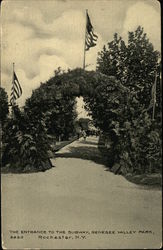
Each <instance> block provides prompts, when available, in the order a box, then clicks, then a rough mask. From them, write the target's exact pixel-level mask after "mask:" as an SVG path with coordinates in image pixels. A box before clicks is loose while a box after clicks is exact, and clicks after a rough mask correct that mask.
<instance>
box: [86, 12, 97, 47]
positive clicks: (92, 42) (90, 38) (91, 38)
mask: <svg viewBox="0 0 163 250" xmlns="http://www.w3.org/2000/svg"><path fill="white" fill-rule="evenodd" d="M86 19H87V20H86V36H85V50H86V51H87V50H89V49H90V48H91V47H94V46H96V42H97V38H98V36H97V35H96V34H94V29H93V26H92V24H91V20H90V17H89V15H88V13H87V16H86Z"/></svg>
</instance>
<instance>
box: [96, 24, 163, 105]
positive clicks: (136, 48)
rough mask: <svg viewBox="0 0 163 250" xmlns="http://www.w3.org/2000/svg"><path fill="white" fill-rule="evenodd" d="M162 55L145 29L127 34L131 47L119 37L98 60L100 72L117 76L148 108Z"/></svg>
mask: <svg viewBox="0 0 163 250" xmlns="http://www.w3.org/2000/svg"><path fill="white" fill-rule="evenodd" d="M159 55H160V53H159V52H158V51H156V50H154V47H153V45H152V43H150V42H149V39H148V38H147V34H146V33H144V30H143V28H142V27H140V26H139V27H138V28H137V29H136V30H135V31H134V32H128V44H127V45H126V44H125V42H124V41H123V40H122V38H121V37H118V34H117V33H116V34H115V35H114V39H113V41H111V42H109V43H108V48H106V46H104V48H103V50H102V51H101V52H99V54H98V59H97V71H99V72H101V73H104V74H106V75H109V76H111V75H113V76H115V77H116V78H117V79H118V80H119V81H120V82H121V83H122V84H123V85H125V86H126V87H128V88H129V89H130V90H132V91H135V92H136V93H137V98H138V99H139V101H140V103H141V104H142V105H144V106H145V107H146V108H147V107H148V106H149V104H150V100H151V88H152V84H153V83H154V78H155V70H156V69H157V67H158V65H157V61H158V58H159Z"/></svg>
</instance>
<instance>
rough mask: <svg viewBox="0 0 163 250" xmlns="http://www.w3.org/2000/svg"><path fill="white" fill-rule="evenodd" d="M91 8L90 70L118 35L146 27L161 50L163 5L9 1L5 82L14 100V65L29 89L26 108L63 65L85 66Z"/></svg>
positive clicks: (127, 0) (120, 0)
mask: <svg viewBox="0 0 163 250" xmlns="http://www.w3.org/2000/svg"><path fill="white" fill-rule="evenodd" d="M85 9H88V12H89V16H90V19H91V22H92V24H93V27H94V31H95V33H96V34H97V35H98V37H99V38H98V44H97V46H96V47H94V48H91V49H90V50H89V52H87V53H86V64H90V66H89V67H88V70H91V69H95V67H96V58H97V52H98V51H100V50H101V49H102V47H103V45H104V44H106V43H107V42H109V41H111V40H112V39H113V34H114V33H115V32H117V33H118V34H119V35H121V36H122V37H123V38H124V39H126V37H127V31H134V30H135V29H136V28H137V26H138V25H141V26H143V27H144V30H145V32H146V33H147V35H148V37H149V39H150V41H151V42H152V43H153V45H154V48H155V49H158V50H160V44H161V42H160V6H159V2H157V0H139V1H136V0H67V1H66V0H58V1H57V0H51V1H50V0H42V1H41V0H28V1H26V0H4V1H3V2H2V10H1V11H2V15H1V19H2V46H1V52H2V57H1V59H2V62H1V82H2V87H4V88H5V89H6V91H7V93H8V95H10V89H11V80H12V63H13V62H15V71H16V74H17V76H18V79H19V82H20V84H21V86H22V89H23V94H22V96H21V97H20V98H19V99H18V101H17V102H18V104H19V105H20V106H21V105H23V104H24V101H25V99H26V98H27V97H29V96H30V95H31V92H32V89H35V88H36V87H38V86H39V85H40V82H44V81H46V80H48V79H49V78H50V77H51V76H53V74H54V70H55V69H57V68H58V67H59V66H60V67H61V68H62V69H65V70H66V69H67V68H71V69H73V68H76V67H82V63H83V48H84V28H85Z"/></svg>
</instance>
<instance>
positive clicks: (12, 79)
mask: <svg viewBox="0 0 163 250" xmlns="http://www.w3.org/2000/svg"><path fill="white" fill-rule="evenodd" d="M14 68H15V63H14V62H13V73H12V87H13V91H14V70H15V69H14ZM14 105H15V99H14V94H13V106H14Z"/></svg>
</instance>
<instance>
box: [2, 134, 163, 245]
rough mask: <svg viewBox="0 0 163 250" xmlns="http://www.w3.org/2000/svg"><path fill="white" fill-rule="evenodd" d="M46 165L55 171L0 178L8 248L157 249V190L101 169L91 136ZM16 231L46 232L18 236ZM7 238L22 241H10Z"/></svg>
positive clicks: (158, 202)
mask: <svg viewBox="0 0 163 250" xmlns="http://www.w3.org/2000/svg"><path fill="white" fill-rule="evenodd" d="M52 162H53V164H54V165H55V166H56V167H54V168H52V169H50V170H48V171H46V172H44V173H33V174H19V175H18V174H6V175H2V189H3V193H2V213H3V224H2V225H3V230H4V231H6V234H5V235H4V242H6V243H5V244H4V245H5V246H6V247H7V248H8V249H12V248H14V249H22V248H24V247H26V248H32V249H34V248H41V249H59V248H62V249H83V248H86V249H91V248H92V249H104V248H106V249H113V248H116V249H120V248H123V249H127V248H129V249H131V248H134V249H135V248H140V249H142V248H148V249H149V248H159V247H160V244H161V191H159V190H148V189H146V188H144V187H140V186H137V185H135V184H132V183H130V182H128V181H127V180H126V179H124V178H123V177H122V176H117V175H114V174H112V173H110V172H108V171H105V166H104V165H102V164H101V155H100V152H99V151H98V149H97V139H96V138H95V137H91V138H89V139H88V140H87V141H86V142H84V141H83V140H82V139H80V140H79V141H75V142H73V143H72V144H70V145H68V146H66V147H65V148H63V149H61V150H60V151H59V152H58V153H57V158H56V159H53V160H52ZM9 230H19V234H17V233H10V231H9ZM21 230H44V231H45V230H46V234H45V233H42V234H41V232H40V233H29V232H28V233H27V232H26V233H24V234H20V231H21ZM59 230H60V231H63V230H65V231H66V232H65V233H64V232H62V233H61V232H56V231H59ZM48 231H51V232H48ZM52 231H54V233H53V232H52ZM68 231H69V232H68ZM72 231H87V232H85V233H80V234H75V233H72ZM92 231H94V232H92ZM95 231H99V232H98V233H96V232H95ZM102 231H104V232H103V233H102ZM120 231H121V232H120ZM143 231H148V232H146V233H143ZM13 235H21V236H24V238H23V239H10V237H11V236H13ZM39 235H40V236H45V238H44V239H43V238H42V239H41V238H39V237H38V236H39ZM50 236H51V238H50ZM59 236H60V237H62V239H63V240H61V239H59ZM48 237H49V238H48ZM52 237H53V238H52ZM66 237H70V238H69V239H67V238H66ZM77 237H78V238H77ZM75 238H76V239H75Z"/></svg>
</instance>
